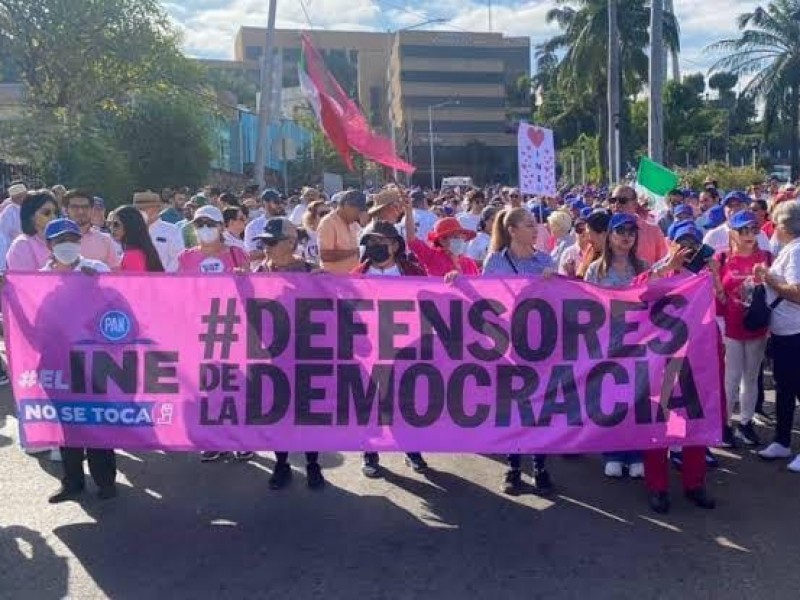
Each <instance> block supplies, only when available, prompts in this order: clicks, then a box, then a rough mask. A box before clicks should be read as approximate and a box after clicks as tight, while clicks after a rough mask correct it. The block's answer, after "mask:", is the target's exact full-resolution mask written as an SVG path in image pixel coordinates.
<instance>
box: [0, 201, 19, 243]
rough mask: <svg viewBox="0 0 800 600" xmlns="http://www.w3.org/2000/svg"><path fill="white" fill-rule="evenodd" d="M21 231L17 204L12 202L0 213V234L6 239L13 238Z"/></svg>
mask: <svg viewBox="0 0 800 600" xmlns="http://www.w3.org/2000/svg"><path fill="white" fill-rule="evenodd" d="M21 233H22V222H21V221H20V218H19V204H16V203H15V202H12V203H11V204H9V205H8V206H6V207H5V208H4V209H3V212H2V213H0V235H4V236H5V238H6V239H7V240H15V239H17V236H18V235H19V234H21Z"/></svg>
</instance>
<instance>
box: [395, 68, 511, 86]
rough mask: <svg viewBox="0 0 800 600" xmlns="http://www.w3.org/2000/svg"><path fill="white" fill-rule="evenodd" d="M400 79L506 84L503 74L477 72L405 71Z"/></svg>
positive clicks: (409, 80)
mask: <svg viewBox="0 0 800 600" xmlns="http://www.w3.org/2000/svg"><path fill="white" fill-rule="evenodd" d="M400 79H401V81H403V82H406V83H490V84H497V83H505V75H504V74H503V73H481V72H475V71H403V72H402V73H401V74H400Z"/></svg>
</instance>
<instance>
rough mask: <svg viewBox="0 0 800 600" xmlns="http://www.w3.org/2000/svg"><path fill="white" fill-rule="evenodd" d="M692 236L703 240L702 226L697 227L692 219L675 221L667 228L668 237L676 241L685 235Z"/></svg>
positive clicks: (699, 240)
mask: <svg viewBox="0 0 800 600" xmlns="http://www.w3.org/2000/svg"><path fill="white" fill-rule="evenodd" d="M687 235H689V236H691V237H693V238H694V239H695V240H697V241H698V242H702V241H703V232H702V231H700V228H699V227H697V225H695V224H694V223H693V222H692V221H680V222H679V223H673V224H672V225H670V226H669V229H667V237H668V238H669V239H670V240H672V241H673V242H674V241H677V240H679V239H681V238H682V237H685V236H687Z"/></svg>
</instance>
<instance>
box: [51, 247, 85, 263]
mask: <svg viewBox="0 0 800 600" xmlns="http://www.w3.org/2000/svg"><path fill="white" fill-rule="evenodd" d="M80 255H81V245H80V244H78V243H77V242H64V243H62V244H58V245H56V246H53V256H54V257H55V259H56V260H57V261H58V262H60V263H61V264H62V265H71V264H73V263H74V262H75V261H77V260H78V258H80Z"/></svg>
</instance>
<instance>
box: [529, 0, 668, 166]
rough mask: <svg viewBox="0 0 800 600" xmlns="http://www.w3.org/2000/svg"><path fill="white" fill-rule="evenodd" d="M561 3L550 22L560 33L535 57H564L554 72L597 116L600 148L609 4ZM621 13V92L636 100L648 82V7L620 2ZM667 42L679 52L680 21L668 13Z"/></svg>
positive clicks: (633, 0)
mask: <svg viewBox="0 0 800 600" xmlns="http://www.w3.org/2000/svg"><path fill="white" fill-rule="evenodd" d="M558 4H559V5H560V6H559V7H557V8H554V9H552V10H550V11H549V12H548V13H547V17H546V18H547V22H548V23H555V24H557V25H558V27H559V28H560V29H561V33H559V34H558V35H556V36H554V37H553V38H551V39H549V40H547V41H545V42H544V43H543V44H541V45H540V46H539V47H538V48H537V56H546V55H554V56H561V59H560V60H559V61H558V66H557V67H556V68H555V71H554V73H555V82H556V85H557V86H558V88H559V89H560V90H562V91H564V92H565V93H567V94H568V95H570V96H575V95H577V96H578V97H581V98H584V99H585V100H586V102H587V105H588V106H589V107H590V109H591V110H593V111H594V115H595V131H596V132H598V133H599V134H600V136H601V140H600V143H599V147H600V148H601V149H602V148H605V147H606V136H607V125H606V123H607V118H606V112H607V98H606V90H607V85H606V79H607V77H606V73H607V65H606V60H607V57H608V0H573V1H571V0H558ZM617 14H618V23H619V27H618V28H619V32H620V64H621V66H622V69H621V73H620V80H621V82H622V90H623V94H625V95H634V94H636V93H638V92H639V90H640V89H641V88H642V85H643V84H644V83H646V82H647V80H648V65H649V59H648V56H647V52H646V50H647V47H648V45H649V43H650V37H649V32H648V28H649V24H650V8H649V4H647V3H646V2H645V0H618V10H617ZM664 40H665V43H666V44H667V46H668V47H669V48H670V49H672V48H674V49H676V50H677V49H678V47H679V41H678V26H677V21H676V20H675V17H674V15H672V14H670V13H667V12H665V13H664ZM601 151H602V150H601ZM600 164H605V161H601V163H600Z"/></svg>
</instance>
